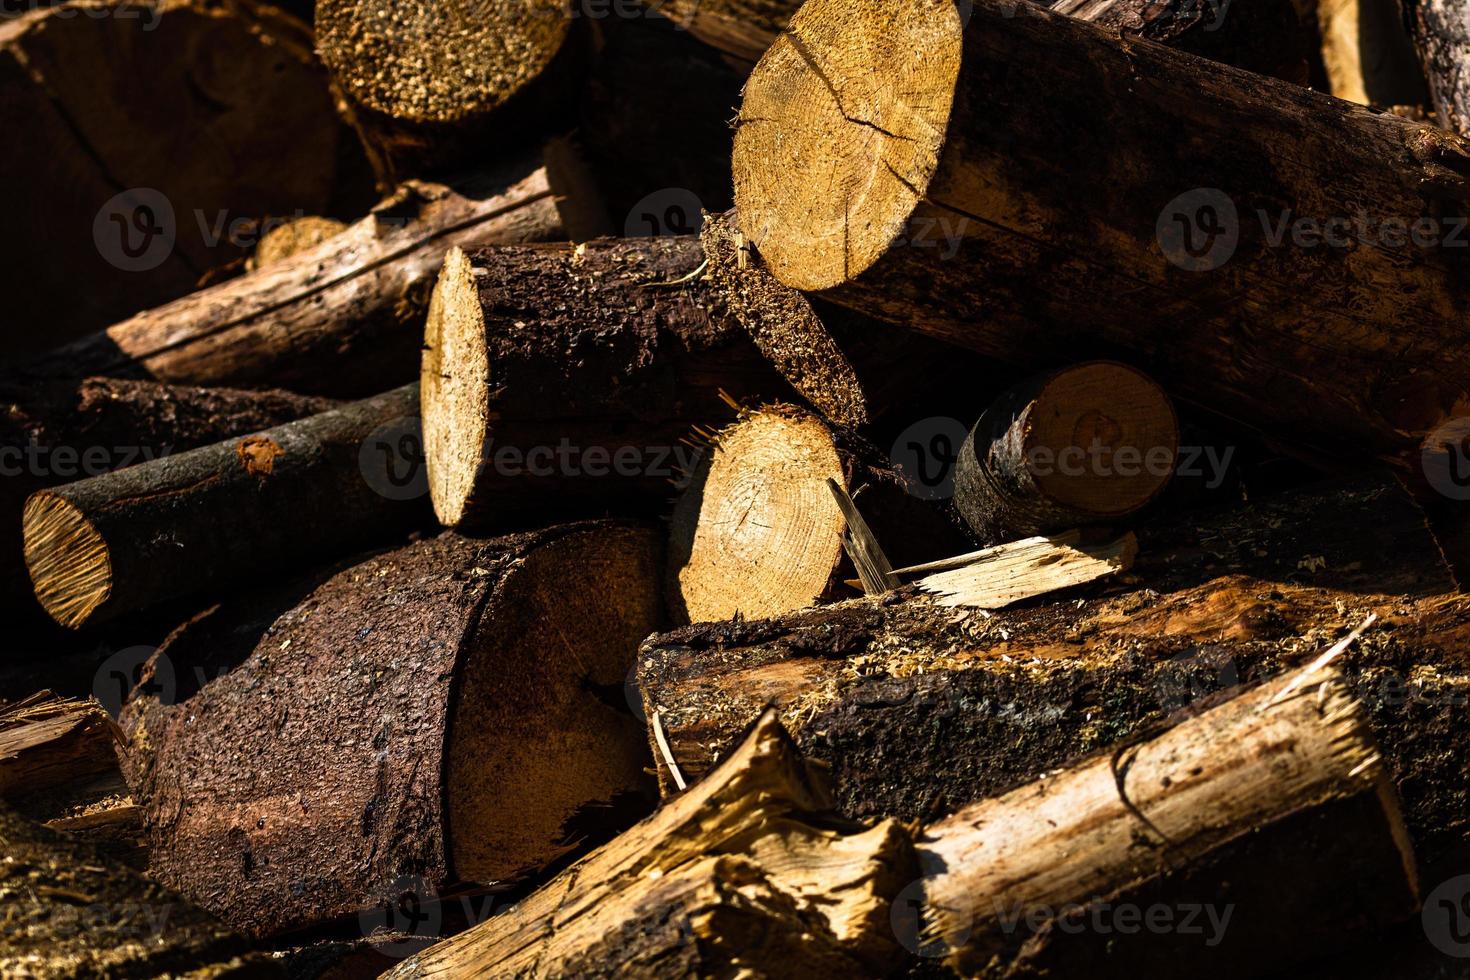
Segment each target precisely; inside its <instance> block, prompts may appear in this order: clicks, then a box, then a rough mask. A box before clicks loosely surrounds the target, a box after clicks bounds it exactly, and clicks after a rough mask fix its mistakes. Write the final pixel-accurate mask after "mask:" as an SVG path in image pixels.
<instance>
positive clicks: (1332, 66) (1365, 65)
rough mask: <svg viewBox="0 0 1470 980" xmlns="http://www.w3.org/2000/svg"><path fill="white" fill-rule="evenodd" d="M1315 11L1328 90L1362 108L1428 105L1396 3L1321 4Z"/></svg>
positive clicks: (1335, 0)
mask: <svg viewBox="0 0 1470 980" xmlns="http://www.w3.org/2000/svg"><path fill="white" fill-rule="evenodd" d="M1316 7H1317V23H1318V25H1319V27H1320V29H1321V32H1322V61H1323V63H1324V65H1325V66H1326V69H1327V81H1328V85H1329V86H1330V88H1329V89H1328V91H1330V92H1331V93H1332V94H1333V95H1335V96H1337V97H1338V98H1339V99H1347V100H1348V101H1349V102H1356V103H1358V104H1359V105H1377V106H1424V105H1427V104H1428V101H1429V100H1428V96H1429V93H1428V92H1427V91H1426V90H1425V88H1424V76H1423V74H1422V73H1421V72H1420V70H1419V63H1418V59H1417V57H1416V56H1415V54H1414V47H1413V45H1412V44H1410V43H1409V39H1408V37H1407V35H1406V34H1405V32H1404V25H1403V20H1402V19H1401V17H1400V16H1399V6H1398V0H1318V2H1317V4H1316Z"/></svg>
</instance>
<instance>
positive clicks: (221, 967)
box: [0, 805, 283, 980]
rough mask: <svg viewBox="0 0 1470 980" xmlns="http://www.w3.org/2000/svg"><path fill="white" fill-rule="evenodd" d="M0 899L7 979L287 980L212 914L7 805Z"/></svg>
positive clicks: (2, 968)
mask: <svg viewBox="0 0 1470 980" xmlns="http://www.w3.org/2000/svg"><path fill="white" fill-rule="evenodd" d="M0 901H3V902H4V904H5V911H6V923H5V931H4V932H3V933H0V974H3V975H4V976H7V977H56V978H76V980H81V978H84V977H158V976H170V977H180V978H185V980H187V978H197V980H205V978H211V980H214V978H229V980H237V978H238V980H244V978H247V977H250V978H255V977H271V978H275V977H281V976H283V974H282V973H281V971H280V968H279V967H277V966H276V965H275V963H274V962H273V961H272V960H271V958H270V956H269V955H267V954H264V953H254V952H252V951H251V948H250V945H249V944H248V943H247V942H246V941H245V940H244V939H243V938H241V937H240V936H239V935H237V934H236V933H234V932H231V931H230V930H229V929H227V928H226V927H225V926H223V925H222V924H221V923H220V922H219V921H218V920H216V919H215V917H214V916H212V915H209V914H207V913H205V912H203V911H201V910H200V909H198V908H196V907H195V906H193V905H191V904H190V903H188V902H186V901H185V900H184V899H182V898H180V897H179V896H178V895H177V894H175V893H174V892H172V891H169V890H168V889H166V888H164V887H163V886H161V885H158V884H155V883H153V882H151V881H149V880H148V879H146V878H144V877H143V876H142V875H140V874H138V873H137V872H134V871H131V870H128V869H127V868H123V867H119V866H117V865H115V864H113V863H111V862H109V861H108V860H107V859H106V858H105V857H104V856H103V855H102V854H101V853H99V852H98V851H97V849H95V848H93V847H90V846H88V845H87V844H84V843H81V842H79V841H75V840H70V839H68V838H66V837H64V836H63V835H61V834H58V833H56V832H54V831H51V830H47V829H46V828H44V827H40V826H38V825H36V824H33V823H31V822H29V821H27V820H25V819H24V818H22V817H20V816H19V815H18V814H16V813H15V812H14V811H13V810H11V809H9V808H8V807H5V806H3V805H0Z"/></svg>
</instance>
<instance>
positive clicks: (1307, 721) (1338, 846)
mask: <svg viewBox="0 0 1470 980" xmlns="http://www.w3.org/2000/svg"><path fill="white" fill-rule="evenodd" d="M918 849H919V854H920V861H921V864H922V866H923V868H924V870H925V872H926V876H925V884H924V912H925V916H926V919H927V938H929V939H930V940H931V941H932V943H933V944H934V945H933V946H932V947H930V949H929V950H928V951H930V952H938V951H940V950H943V951H945V952H946V953H947V955H948V962H949V965H950V966H952V967H953V968H954V969H955V970H956V971H957V972H958V973H960V974H961V975H962V976H975V975H978V974H980V973H981V972H987V973H988V974H990V975H996V976H999V975H1005V976H1078V975H1083V974H1086V975H1088V976H1116V977H1132V976H1139V975H1140V974H1142V975H1147V974H1149V973H1153V972H1157V973H1169V974H1172V975H1180V976H1204V977H1233V976H1240V975H1241V974H1242V973H1243V972H1251V971H1253V970H1256V969H1259V967H1260V965H1261V964H1262V963H1263V962H1265V961H1272V962H1279V961H1281V960H1283V959H1298V958H1306V957H1308V956H1310V955H1311V954H1313V953H1319V954H1320V953H1323V952H1327V951H1331V950H1333V949H1336V948H1338V947H1339V946H1340V945H1341V942H1342V935H1343V933H1344V932H1346V931H1348V930H1350V929H1355V928H1363V927H1365V926H1366V927H1368V928H1372V927H1382V926H1384V925H1387V924H1390V923H1393V922H1396V921H1399V920H1401V919H1406V918H1408V917H1409V916H1410V915H1411V914H1412V913H1413V912H1415V911H1416V910H1417V908H1418V898H1419V895H1418V880H1417V875H1416V868H1415V860H1414V855H1413V851H1412V849H1411V847H1410V845H1409V840H1408V833H1407V831H1406V829H1405V827H1404V822H1403V817H1402V815H1401V813H1400V812H1399V804H1398V799H1397V795H1396V793H1395V792H1394V789H1393V783H1392V781H1391V779H1390V778H1389V775H1388V772H1387V770H1386V769H1385V767H1384V765H1383V759H1382V756H1381V754H1380V752H1379V749H1378V746H1377V745H1376V744H1375V742H1374V739H1373V735H1372V733H1371V730H1370V727H1369V724H1368V712H1367V710H1366V709H1365V708H1364V706H1363V705H1362V704H1361V703H1360V702H1359V701H1358V700H1357V699H1356V698H1355V697H1354V695H1353V692H1352V689H1351V687H1350V685H1349V682H1348V680H1347V678H1345V677H1344V676H1343V675H1341V674H1340V673H1338V672H1337V671H1335V670H1331V669H1327V670H1310V671H1306V672H1292V673H1291V674H1288V675H1287V676H1285V677H1283V678H1280V679H1279V680H1277V681H1274V682H1272V683H1269V684H1266V685H1264V686H1262V687H1258V688H1256V689H1254V690H1251V691H1249V692H1247V693H1245V694H1242V695H1241V696H1239V697H1237V698H1235V699H1233V700H1231V701H1230V702H1228V703H1226V704H1223V705H1221V706H1219V707H1217V708H1214V709H1212V710H1210V711H1207V712H1205V713H1204V714H1202V715H1200V716H1198V717H1196V718H1192V719H1190V720H1188V721H1185V722H1183V723H1182V724H1180V725H1178V726H1177V727H1175V728H1173V729H1172V730H1170V731H1168V732H1166V733H1164V734H1162V735H1159V736H1157V737H1155V738H1152V739H1149V740H1146V741H1142V742H1137V743H1134V744H1128V743H1124V744H1122V745H1120V746H1119V747H1117V748H1116V749H1115V750H1114V751H1112V752H1110V753H1107V754H1105V755H1102V756H1100V757H1099V758H1097V759H1095V760H1093V761H1092V762H1090V763H1087V764H1084V765H1079V766H1078V767H1076V768H1074V769H1071V770H1069V771H1067V772H1064V773H1061V774H1058V775H1056V776H1049V777H1044V778H1042V779H1041V780H1040V781H1039V782H1036V783H1034V784H1032V785H1029V786H1025V787H1022V788H1020V789H1017V790H1015V791H1013V792H1011V793H1008V794H1006V795H1005V796H1003V797H1000V798H999V799H992V800H987V801H985V802H982V803H977V804H975V805H973V806H970V807H967V808H965V809H964V810H961V811H960V812H959V813H956V814H955V815H954V816H952V817H950V818H948V819H946V820H943V821H940V822H939V823H937V824H933V825H930V826H929V827H927V828H925V830H924V833H923V835H922V837H921V838H920V840H919V842H918ZM1325 869H1331V870H1330V871H1325ZM1161 871H1162V872H1164V873H1163V875H1162V877H1161ZM1324 871H1325V873H1324ZM1158 907H1162V908H1163V909H1165V910H1167V911H1168V912H1169V913H1170V915H1171V924H1172V919H1173V916H1175V915H1181V916H1182V915H1183V914H1184V910H1186V909H1188V908H1195V909H1196V910H1199V909H1205V910H1208V918H1209V919H1210V920H1211V921H1212V923H1213V927H1204V928H1200V929H1199V930H1198V931H1191V930H1185V929H1162V930H1161V929H1159V928H1158V927H1157V925H1156V922H1154V921H1149V922H1148V923H1146V924H1145V922H1144V916H1145V914H1146V912H1148V911H1149V910H1152V909H1155V908H1158ZM1125 914H1126V915H1127V918H1125V917H1124V916H1125ZM1114 916H1116V917H1117V918H1116V920H1114ZM1200 925H1201V926H1202V927H1203V925H1204V924H1203V923H1201V924H1200Z"/></svg>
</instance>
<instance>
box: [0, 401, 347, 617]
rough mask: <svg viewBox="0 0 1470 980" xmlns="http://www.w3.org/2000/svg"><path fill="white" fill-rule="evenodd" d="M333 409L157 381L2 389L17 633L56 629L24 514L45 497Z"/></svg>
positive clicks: (4, 506) (4, 600)
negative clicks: (43, 492)
mask: <svg viewBox="0 0 1470 980" xmlns="http://www.w3.org/2000/svg"><path fill="white" fill-rule="evenodd" d="M332 406H333V403H332V402H331V401H328V400H326V399H322V398H308V397H303V396H301V395H293V394H289V393H287V392H283V391H235V390H231V389H225V388H213V389H206V388H186V387H174V386H169V385H162V384H157V383H155V382H151V381H123V380H110V379H107V378H89V379H86V380H84V381H80V382H57V383H52V382H40V383H35V384H29V385H28V384H15V383H7V382H0V417H3V418H4V422H3V424H0V605H4V606H5V607H6V608H8V609H10V610H12V611H13V612H14V613H16V618H15V619H14V620H13V621H12V622H11V624H10V625H11V628H12V630H14V631H16V632H17V633H18V634H19V635H21V636H26V637H30V636H38V637H39V636H45V635H47V634H48V633H50V632H52V631H55V630H56V626H55V624H54V623H52V621H51V619H50V617H48V616H47V615H46V614H45V613H44V612H43V611H42V609H41V607H40V606H39V605H38V604H37V603H36V598H35V593H34V592H33V591H32V589H31V581H30V577H29V576H28V575H27V574H26V568H25V559H24V549H23V545H22V534H21V512H22V509H23V508H24V506H25V501H26V498H27V497H29V496H30V495H31V494H32V493H34V492H35V491H37V490H40V489H42V488H43V487H47V486H54V485H56V484H58V483H65V482H69V481H70V480H74V479H76V478H77V477H79V476H84V475H89V474H98V473H103V472H107V471H110V470H114V469H118V468H121V467H127V466H132V465H134V464H136V463H141V462H145V461H147V460H151V459H157V458H158V457H160V456H166V455H168V454H170V453H175V452H183V451H186V450H189V449H194V448H195V447H197V446H204V445H209V444H210V443H214V442H219V441H220V440H221V439H228V438H230V437H231V436H238V435H244V434H246V433H250V432H258V431H260V430H261V429H268V428H271V427H272V426H276V425H280V424H282V423H284V422H290V421H292V420H294V419H299V418H302V417H303V416H306V415H312V414H314V413H316V412H324V411H326V410H327V409H329V408H331V407H332Z"/></svg>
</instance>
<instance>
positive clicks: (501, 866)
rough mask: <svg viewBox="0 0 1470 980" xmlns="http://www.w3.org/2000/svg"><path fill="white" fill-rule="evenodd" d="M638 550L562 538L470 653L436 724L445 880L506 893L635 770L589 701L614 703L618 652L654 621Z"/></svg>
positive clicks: (642, 543) (621, 727)
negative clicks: (450, 875) (445, 750)
mask: <svg viewBox="0 0 1470 980" xmlns="http://www.w3.org/2000/svg"><path fill="white" fill-rule="evenodd" d="M657 582H658V575H657V569H656V562H655V558H654V554H653V549H652V548H650V547H649V536H648V535H647V534H645V533H643V532H641V531H638V530H635V529H630V528H619V529H607V528H603V529H598V530H594V531H589V532H583V533H579V534H573V535H571V536H568V537H566V538H563V539H561V540H558V541H555V542H553V543H551V544H549V545H546V546H543V547H541V548H538V549H536V550H535V551H532V552H531V553H529V554H528V555H527V556H526V557H525V559H524V560H523V561H522V562H521V563H519V564H518V565H517V566H516V567H515V569H514V570H513V571H512V572H511V573H510V574H509V575H508V577H507V579H506V580H505V582H503V583H502V584H501V586H500V588H499V591H498V598H497V600H496V601H497V603H498V604H500V605H502V606H504V607H505V608H507V609H513V610H517V611H518V614H517V615H514V616H509V615H500V616H493V617H486V619H485V620H483V621H482V622H481V624H480V626H479V630H478V632H477V634H476V636H475V637H474V639H473V640H472V641H471V648H470V650H469V653H468V659H467V661H466V664H465V668H464V678H465V680H464V682H463V686H462V687H461V688H460V691H459V696H458V700H457V706H456V708H455V710H454V713H453V715H452V717H451V720H450V728H449V732H450V742H449V757H448V770H447V771H448V773H449V780H448V787H447V797H448V806H449V814H448V816H449V819H448V824H449V830H450V840H449V849H450V859H451V862H452V864H453V867H454V869H455V872H456V873H457V874H458V876H459V877H461V878H463V879H466V880H470V881H482V882H492V881H506V880H511V879H515V878H518V877H520V876H521V875H522V874H523V873H526V872H528V871H530V870H534V869H535V868H538V867H542V866H544V865H545V864H546V862H547V860H548V855H547V854H546V842H547V841H556V840H561V841H564V842H565V843H566V845H567V846H568V847H570V846H573V845H574V844H575V843H577V841H576V840H575V838H576V837H577V836H578V835H579V833H578V832H577V831H576V830H574V829H573V828H574V821H575V820H576V818H577V817H578V815H579V811H580V810H581V809H582V808H583V807H584V805H585V804H586V801H587V800H589V799H591V800H601V801H606V802H608V803H610V804H612V805H616V804H617V803H618V802H619V796H620V794H623V793H625V792H627V788H628V787H630V786H637V785H640V784H641V783H642V782H643V781H644V779H645V776H644V767H645V766H646V765H647V764H648V761H649V760H648V754H647V748H646V743H645V741H644V739H643V731H642V728H641V726H640V725H638V724H637V723H636V722H635V721H634V719H633V718H632V716H631V715H630V714H626V713H624V712H619V711H617V710H616V709H615V708H614V707H611V706H609V705H607V704H604V703H602V702H601V701H600V700H595V699H594V698H592V697H589V696H588V694H587V692H588V691H592V690H621V687H622V685H623V683H624V681H625V680H626V678H627V674H628V667H629V664H630V662H631V659H632V651H634V650H636V649H637V648H638V643H639V641H640V640H642V639H643V637H644V636H645V635H646V634H647V632H648V629H649V627H650V625H651V624H653V623H656V622H657V621H658V610H659V608H660V606H661V596H660V595H659V593H658V589H657Z"/></svg>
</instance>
